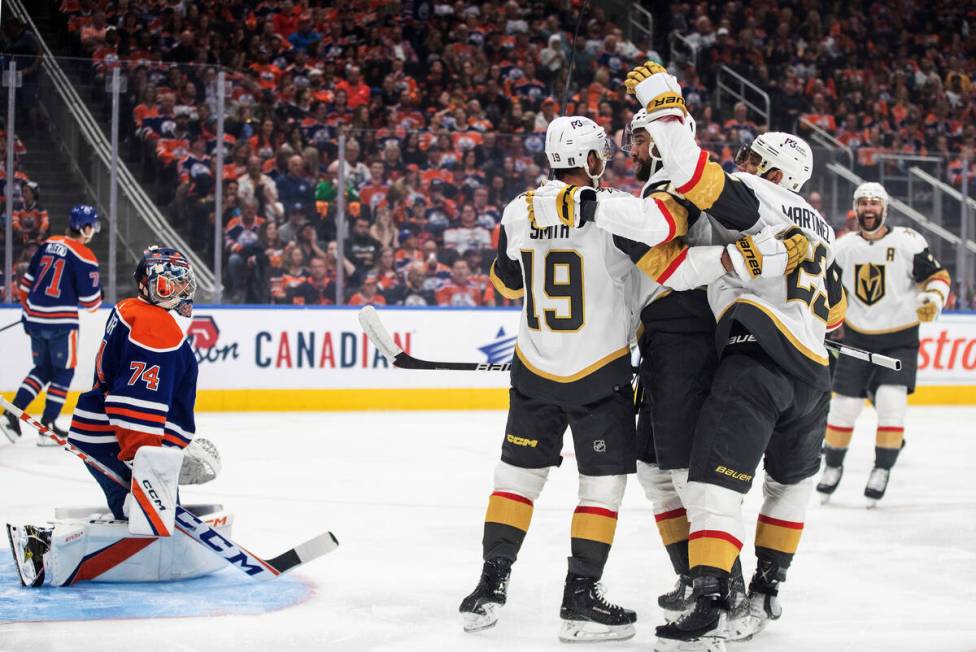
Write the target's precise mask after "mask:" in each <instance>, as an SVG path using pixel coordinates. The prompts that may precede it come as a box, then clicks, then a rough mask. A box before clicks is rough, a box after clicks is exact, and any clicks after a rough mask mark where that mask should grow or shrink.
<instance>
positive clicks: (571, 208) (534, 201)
mask: <svg viewBox="0 0 976 652" xmlns="http://www.w3.org/2000/svg"><path fill="white" fill-rule="evenodd" d="M525 201H526V204H527V205H528V209H529V220H530V221H531V222H532V225H533V226H535V228H537V229H545V228H547V227H550V226H568V227H570V228H573V227H580V226H583V225H584V224H586V223H587V222H590V221H592V220H593V215H594V213H595V212H596V190H594V189H593V188H591V187H589V186H558V185H556V184H552V183H549V184H546V185H544V186H542V187H541V188H537V189H536V190H530V191H529V192H527V193H525Z"/></svg>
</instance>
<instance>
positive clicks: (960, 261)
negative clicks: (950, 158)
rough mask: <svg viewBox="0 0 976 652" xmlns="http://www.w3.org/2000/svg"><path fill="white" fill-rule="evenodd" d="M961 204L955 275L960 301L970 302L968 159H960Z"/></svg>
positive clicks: (971, 289) (971, 288) (971, 290)
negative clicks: (967, 247)
mask: <svg viewBox="0 0 976 652" xmlns="http://www.w3.org/2000/svg"><path fill="white" fill-rule="evenodd" d="M960 190H961V191H962V201H961V202H960V203H961V204H962V205H961V206H960V208H959V245H958V247H957V248H956V276H957V277H958V279H959V291H960V296H959V300H960V301H968V302H972V298H973V297H972V293H973V287H972V283H970V282H969V251H968V250H967V249H966V245H967V243H968V242H969V239H970V238H971V237H972V235H971V234H970V232H969V159H968V158H963V160H962V188H961V189H960ZM961 307H964V306H961Z"/></svg>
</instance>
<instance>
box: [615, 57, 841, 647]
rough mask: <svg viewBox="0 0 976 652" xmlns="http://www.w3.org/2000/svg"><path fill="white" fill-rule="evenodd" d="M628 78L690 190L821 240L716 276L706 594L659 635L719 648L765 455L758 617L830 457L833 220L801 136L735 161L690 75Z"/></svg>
mask: <svg viewBox="0 0 976 652" xmlns="http://www.w3.org/2000/svg"><path fill="white" fill-rule="evenodd" d="M627 86H628V90H629V91H631V92H634V93H635V94H636V95H637V99H638V101H639V102H640V104H641V105H642V106H643V107H644V109H645V110H646V111H647V113H648V115H649V116H650V118H651V121H650V123H649V124H648V125H647V127H646V129H647V131H648V133H649V134H650V136H651V138H652V140H653V142H654V145H655V147H656V148H657V149H658V151H659V153H660V155H661V159H662V161H663V163H664V169H665V171H666V172H667V174H668V176H669V178H670V179H671V180H672V182H673V183H674V184H675V186H676V190H677V191H678V192H679V193H680V194H681V195H682V196H683V197H684V198H685V199H687V200H688V201H690V202H691V203H692V204H694V205H695V206H696V207H697V208H698V209H700V210H705V211H708V213H709V215H710V216H712V217H713V218H715V219H716V220H717V221H718V222H719V223H720V224H721V225H722V226H723V227H725V228H728V229H732V230H735V231H738V232H742V233H746V234H749V233H759V232H760V231H761V230H762V229H763V227H765V226H769V225H782V226H792V227H795V228H796V229H798V230H799V231H800V232H801V233H803V235H804V236H806V238H807V239H808V241H809V243H810V251H809V255H808V256H807V258H806V260H804V261H803V262H802V263H801V264H800V265H799V266H798V267H797V268H796V269H795V270H793V272H792V273H790V274H787V275H786V276H776V275H770V276H768V277H767V276H765V275H762V273H761V270H762V268H763V258H762V256H761V255H757V254H753V255H751V256H750V257H749V259H748V263H749V267H750V269H752V270H755V271H756V272H757V274H755V275H756V276H758V278H756V280H754V281H752V282H750V283H744V282H742V281H741V280H740V279H739V278H737V277H735V276H733V275H726V276H722V277H721V278H719V279H718V280H717V281H715V282H714V283H712V284H711V285H709V288H708V298H709V304H710V306H711V308H712V311H713V313H714V314H715V315H716V318H717V329H716V341H717V343H718V346H719V364H718V368H717V370H716V372H715V378H714V380H713V383H712V387H711V389H710V392H709V395H708V398H707V399H706V400H705V404H704V407H703V409H702V412H701V415H700V417H699V420H698V423H697V425H696V428H695V434H694V441H693V444H692V451H691V462H690V469H689V482H688V486H687V489H686V491H685V504H686V507H687V509H688V517H689V521H690V534H689V565H690V573H691V576H692V581H693V594H694V597H695V599H696V603H695V607H694V609H693V610H691V611H690V612H688V613H686V614H685V615H683V616H682V617H681V618H679V619H678V620H677V621H675V622H673V623H670V624H668V625H665V626H662V627H658V629H657V633H658V637H659V638H658V648H657V649H661V650H670V649H695V648H698V649H722V648H724V643H723V640H722V639H723V638H724V637H725V636H726V627H725V619H726V613H727V610H728V607H729V605H728V596H729V576H730V571H731V570H732V567H733V564H734V563H735V560H736V559H737V558H738V556H739V552H740V550H741V547H742V538H743V530H744V524H743V519H742V515H741V502H742V495H743V494H745V493H746V492H748V490H749V488H750V487H751V484H752V480H753V476H754V474H755V471H756V469H757V467H758V465H759V462H760V461H761V460H764V461H765V464H764V466H765V470H766V477H765V481H764V484H763V491H764V495H765V501H764V503H763V506H762V509H761V512H760V516H759V523H758V524H757V528H756V556H757V567H756V573H755V574H754V576H753V579H752V582H751V583H750V586H749V592H750V595H749V600H750V604H751V605H752V606H753V607H755V612H756V616H757V621H758V622H759V624H758V625H757V626H756V629H758V628H760V627H761V626H762V625H763V624H764V623H765V622H766V621H767V620H768V619H772V618H776V617H778V616H779V614H780V611H781V610H780V608H779V605H778V601H777V594H778V587H779V584H780V582H782V580H783V579H785V572H786V568H788V566H789V564H790V562H791V561H792V557H793V554H794V553H795V551H796V547H797V544H798V542H799V538H800V534H801V532H802V528H803V516H804V513H805V505H806V502H807V499H808V498H809V494H810V492H811V491H812V489H813V485H812V478H813V476H814V475H815V474H816V472H817V470H818V469H819V449H820V442H821V440H822V435H821V432H820V429H821V428H823V426H824V424H825V421H826V408H827V403H828V399H829V394H828V390H829V387H830V385H829V374H828V366H827V352H826V349H825V348H824V344H823V339H824V335H825V333H826V332H827V329H828V325H831V326H833V325H835V324H839V323H840V321H841V318H842V314H843V309H844V301H843V293H842V290H841V289H840V287H839V285H836V284H831V286H830V287H828V277H827V275H826V272H827V268H828V267H829V266H830V264H831V263H832V262H833V254H832V252H831V245H832V244H833V240H834V234H833V230H832V229H831V228H830V226H829V225H828V224H827V223H826V221H824V219H823V218H822V217H821V216H820V215H819V214H818V213H817V212H816V211H815V210H814V209H813V208H812V207H810V206H809V205H808V204H807V203H806V202H805V201H804V200H803V199H802V198H801V197H800V196H799V195H798V194H796V193H797V192H798V191H799V190H800V188H801V187H802V186H803V184H804V183H805V182H806V181H807V179H809V177H810V174H811V171H812V155H811V153H810V149H809V146H808V145H807V144H806V143H805V142H804V141H803V140H802V139H800V138H797V137H796V136H793V135H791V134H782V133H770V134H764V135H762V136H760V137H759V138H757V139H756V140H755V141H754V142H753V143H752V145H751V146H750V147H748V148H744V150H743V151H742V152H740V155H739V156H738V157H737V163H738V165H739V170H740V171H739V172H737V173H735V174H732V175H729V174H726V173H725V172H724V171H723V170H722V168H721V167H720V166H719V165H718V164H717V163H715V162H712V161H709V159H708V154H707V153H706V152H704V151H703V150H701V149H700V148H699V147H698V145H697V144H696V143H695V142H694V139H693V138H691V137H690V135H689V133H688V130H687V128H686V127H685V126H684V125H683V120H684V118H685V116H686V114H687V112H686V110H685V108H684V100H683V98H682V97H681V89H680V86H679V85H678V83H677V81H676V80H675V79H674V78H673V77H672V76H670V75H668V74H667V72H666V71H665V70H664V69H663V68H661V67H660V66H658V65H656V64H653V63H651V62H648V63H647V64H645V65H644V66H640V67H638V68H636V69H635V70H634V71H632V72H631V73H630V75H629V76H628V80H627Z"/></svg>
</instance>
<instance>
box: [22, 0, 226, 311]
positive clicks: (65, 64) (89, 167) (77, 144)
mask: <svg viewBox="0 0 976 652" xmlns="http://www.w3.org/2000/svg"><path fill="white" fill-rule="evenodd" d="M7 6H8V7H9V8H10V10H11V12H12V13H13V14H14V15H16V16H17V17H18V18H20V19H21V20H22V21H24V23H25V24H26V25H27V26H28V27H29V28H30V29H31V30H32V31H33V32H34V33H35V34H38V33H39V32H38V30H37V27H36V25H35V24H34V22H33V20H32V19H31V17H30V15H29V14H28V13H27V12H26V10H25V9H24V6H23V4H22V2H21V0H10V1H9V3H8V4H7ZM38 43H39V45H40V47H41V49H42V52H43V64H42V68H41V69H42V71H43V72H42V74H41V76H40V80H39V82H38V86H37V108H38V110H39V111H40V112H41V115H42V116H43V119H44V127H45V128H46V129H47V130H49V132H50V136H51V137H52V138H53V140H54V141H55V143H56V144H57V145H58V147H59V148H60V150H61V151H62V152H63V153H64V154H65V155H66V156H67V159H68V161H69V163H68V165H69V167H70V169H71V170H72V172H73V176H75V177H76V178H78V179H79V180H80V181H81V182H82V184H83V186H84V188H85V190H86V192H87V194H88V195H89V196H90V197H91V198H92V199H93V200H94V201H95V203H96V205H97V206H98V208H99V209H100V210H101V211H102V213H103V215H105V216H106V217H107V220H106V221H107V222H108V226H109V228H110V229H111V225H112V224H113V223H114V225H115V228H114V231H115V237H116V238H117V241H118V243H119V244H121V245H122V252H121V253H122V256H123V258H124V259H123V260H121V261H117V260H116V258H114V257H113V258H108V259H107V263H108V266H107V267H108V270H109V272H110V273H109V276H110V278H112V279H118V281H119V282H120V285H122V286H123V287H127V286H131V283H130V282H129V281H128V279H129V278H131V269H130V266H131V263H132V262H134V261H135V260H137V259H138V258H139V257H140V256H141V252H142V250H143V249H144V248H145V247H146V246H147V245H149V244H159V243H165V244H169V245H171V246H175V247H177V248H180V249H181V250H183V251H186V252H187V255H188V256H189V257H190V259H191V262H192V263H193V264H194V266H195V268H196V269H197V280H198V284H199V287H200V289H201V291H202V295H212V294H213V293H214V276H213V273H212V271H211V270H210V268H209V267H208V266H207V265H206V264H205V263H204V261H203V260H202V259H201V258H200V257H199V256H197V255H196V254H195V253H194V252H193V251H192V250H191V248H190V247H189V246H188V245H187V243H186V242H185V241H184V240H183V238H181V237H180V235H179V233H178V232H177V231H176V230H175V229H174V228H173V226H172V225H171V224H170V222H169V220H167V219H166V217H165V216H164V215H163V214H162V212H161V211H160V210H159V207H158V206H157V205H156V203H155V202H154V201H152V200H151V199H150V197H149V196H148V194H147V193H146V192H145V190H144V189H143V188H142V186H141V185H140V184H139V182H138V181H137V180H136V179H135V177H134V175H133V174H132V172H131V171H130V170H129V168H128V166H127V165H126V164H125V162H124V161H123V160H122V159H121V157H118V156H113V152H112V146H111V142H110V140H109V137H108V136H107V135H106V134H105V133H104V131H103V128H102V125H100V124H99V122H98V121H97V120H96V119H95V117H94V116H93V115H92V111H91V108H90V105H91V103H92V101H93V100H92V99H91V98H92V97H93V95H94V92H98V93H99V94H101V95H104V94H105V92H106V91H105V87H104V86H99V87H98V88H97V89H96V88H95V87H94V85H93V82H91V81H90V82H89V86H88V88H82V91H83V92H84V91H86V90H87V91H88V92H90V93H91V95H89V98H88V99H85V98H83V97H82V95H81V94H80V93H79V92H78V90H77V89H76V85H78V84H79V82H78V81H77V80H78V79H83V77H76V78H75V79H71V78H69V76H68V75H67V74H66V73H65V69H66V68H67V69H69V70H83V69H88V70H93V69H94V64H95V62H94V61H91V60H86V59H81V60H79V59H71V58H66V57H55V56H54V55H53V53H52V52H51V50H50V48H49V47H48V46H47V44H46V43H44V42H43V40H41V39H38ZM100 83H104V81H103V80H102V81H101V82H100ZM82 85H83V86H84V84H82ZM108 126H109V128H110V127H111V126H110V125H108ZM120 133H124V130H122V129H120ZM113 170H114V172H113ZM113 178H115V179H116V183H117V186H116V187H117V191H116V192H117V197H118V199H117V202H116V203H117V205H116V215H115V216H112V215H111V203H112V201H111V194H112V186H113V184H112V179H113ZM80 200H81V198H79V201H80ZM102 238H103V239H104V240H105V241H106V242H107V241H108V238H106V237H105V234H103V235H102ZM113 285H114V283H113ZM110 287H111V286H110ZM107 298H108V299H110V300H114V299H115V298H116V297H112V296H108V297H107Z"/></svg>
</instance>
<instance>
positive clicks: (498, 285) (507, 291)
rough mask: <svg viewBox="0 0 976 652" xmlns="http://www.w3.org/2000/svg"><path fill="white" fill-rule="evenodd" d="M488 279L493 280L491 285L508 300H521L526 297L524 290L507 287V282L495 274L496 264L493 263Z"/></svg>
mask: <svg viewBox="0 0 976 652" xmlns="http://www.w3.org/2000/svg"><path fill="white" fill-rule="evenodd" d="M488 277H489V278H490V279H491V284H492V285H493V286H495V290H496V291H497V292H498V294H500V295H502V296H503V297H505V298H506V299H521V298H522V297H523V296H525V289H524V288H510V287H508V286H507V285H505V281H503V280H502V279H501V277H500V276H498V274H496V273H495V263H494V261H493V262H492V263H491V271H490V272H489V273H488Z"/></svg>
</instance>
